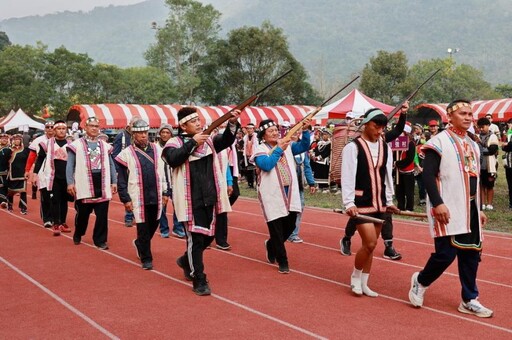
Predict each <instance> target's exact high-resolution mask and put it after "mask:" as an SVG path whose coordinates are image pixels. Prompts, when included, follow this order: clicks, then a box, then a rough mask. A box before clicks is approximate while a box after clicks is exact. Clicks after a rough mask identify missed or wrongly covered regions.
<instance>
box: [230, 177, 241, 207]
mask: <svg viewBox="0 0 512 340" xmlns="http://www.w3.org/2000/svg"><path fill="white" fill-rule="evenodd" d="M231 173H233V167H231ZM238 196H240V188H239V187H238V177H235V176H233V192H232V193H231V196H229V204H231V206H233V204H235V202H236V200H237V199H238Z"/></svg>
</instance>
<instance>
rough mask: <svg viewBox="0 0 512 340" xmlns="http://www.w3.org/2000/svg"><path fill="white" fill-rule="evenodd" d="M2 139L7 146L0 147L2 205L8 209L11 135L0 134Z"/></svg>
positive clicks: (0, 192) (0, 199) (0, 200)
mask: <svg viewBox="0 0 512 340" xmlns="http://www.w3.org/2000/svg"><path fill="white" fill-rule="evenodd" d="M0 138H2V139H4V140H5V141H6V143H5V145H1V146H0V204H1V205H2V208H4V209H5V208H7V206H8V204H7V187H8V183H7V179H8V178H7V175H8V173H9V160H10V159H11V153H12V150H11V148H10V147H9V135H8V134H6V133H0Z"/></svg>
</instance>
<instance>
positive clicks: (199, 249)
mask: <svg viewBox="0 0 512 340" xmlns="http://www.w3.org/2000/svg"><path fill="white" fill-rule="evenodd" d="M196 110H197V109H196V108H194V107H183V108H181V109H180V110H179V111H178V123H179V127H180V130H179V134H178V136H176V137H174V138H171V139H170V140H169V141H168V142H167V144H166V145H165V148H164V150H163V153H162V157H163V158H164V160H165V161H166V162H167V164H169V165H170V166H171V168H172V188H173V193H172V194H173V203H174V209H175V210H176V215H177V217H178V220H179V221H180V222H183V223H184V224H185V229H186V235H187V250H186V251H185V253H184V254H183V256H181V257H179V258H178V259H177V260H176V263H177V264H178V266H179V267H180V268H182V269H183V273H184V274H185V277H186V278H187V279H188V280H192V281H193V291H194V292H195V293H196V294H197V295H210V294H211V290H210V286H209V285H208V281H207V279H206V274H205V273H204V263H203V252H204V250H205V249H206V248H207V247H208V246H209V245H210V244H211V243H212V241H213V239H214V235H215V227H216V222H217V221H216V216H217V215H219V214H221V213H225V212H229V211H231V206H230V204H229V198H228V193H227V183H226V174H225V173H223V172H222V169H221V164H220V160H219V157H218V156H217V153H218V152H220V151H222V150H224V149H226V148H228V147H230V146H231V145H232V144H233V142H234V141H235V135H236V131H237V130H238V128H239V124H238V123H237V119H238V116H239V114H240V111H238V110H235V111H233V117H231V118H230V119H229V123H228V126H227V128H226V129H225V130H224V133H222V134H217V135H215V136H214V137H212V136H210V135H208V134H203V133H202V132H203V126H202V124H201V120H200V118H199V114H198V113H197V111H196Z"/></svg>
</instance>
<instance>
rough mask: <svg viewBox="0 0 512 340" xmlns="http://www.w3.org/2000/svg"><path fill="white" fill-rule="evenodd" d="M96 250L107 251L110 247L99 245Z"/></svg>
mask: <svg viewBox="0 0 512 340" xmlns="http://www.w3.org/2000/svg"><path fill="white" fill-rule="evenodd" d="M96 248H98V249H99V250H107V249H108V245H107V244H106V243H102V244H97V245H96Z"/></svg>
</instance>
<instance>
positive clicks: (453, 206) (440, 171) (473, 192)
mask: <svg viewBox="0 0 512 340" xmlns="http://www.w3.org/2000/svg"><path fill="white" fill-rule="evenodd" d="M446 112H447V114H448V117H449V119H450V126H449V127H448V129H446V130H444V131H442V132H440V133H439V134H437V135H436V136H434V137H433V138H432V139H430V140H429V141H428V142H427V143H426V144H425V146H424V149H425V160H424V162H423V164H424V167H423V168H424V171H423V180H424V183H425V188H426V189H427V193H428V200H427V211H428V212H430V213H429V216H428V217H429V224H430V233H431V235H432V236H433V238H434V245H435V252H434V253H432V254H431V255H430V258H429V260H428V261H427V264H426V265H425V267H424V268H423V270H421V271H420V272H416V273H414V274H413V275H412V277H411V289H410V291H409V300H410V301H411V303H412V305H413V306H416V307H421V306H422V305H423V299H424V295H425V292H426V290H427V288H428V287H430V285H431V284H432V283H434V282H435V281H436V280H437V279H438V278H439V277H440V276H441V275H442V274H443V272H444V271H445V270H446V269H447V268H448V267H449V266H450V265H451V264H452V262H453V261H454V260H455V258H457V262H458V268H459V279H460V283H461V285H462V290H461V296H462V301H461V302H460V304H459V307H458V311H459V312H461V313H465V314H473V315H476V316H478V317H482V318H488V317H491V316H492V314H493V311H492V310H490V309H489V308H486V307H484V306H483V305H482V304H481V303H480V301H479V300H478V296H479V291H478V287H477V284H476V276H477V271H478V265H479V263H480V257H481V253H482V226H483V225H485V223H486V222H487V217H486V216H485V214H484V213H483V212H481V211H480V204H479V201H480V195H479V186H478V183H479V176H480V162H479V159H480V150H479V148H478V145H477V144H476V143H475V142H474V141H473V140H472V139H471V138H470V137H469V136H468V134H467V131H468V129H469V127H470V126H471V123H472V122H473V111H472V109H471V104H470V102H469V101H467V100H460V99H459V100H454V101H452V102H451V103H450V104H448V106H447V108H446ZM444 284H445V285H446V284H447V283H444Z"/></svg>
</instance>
